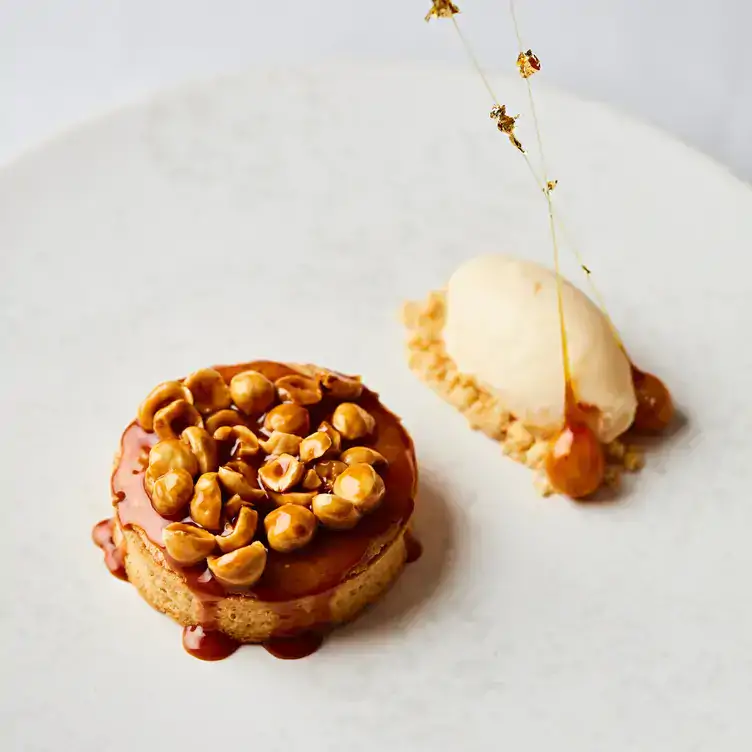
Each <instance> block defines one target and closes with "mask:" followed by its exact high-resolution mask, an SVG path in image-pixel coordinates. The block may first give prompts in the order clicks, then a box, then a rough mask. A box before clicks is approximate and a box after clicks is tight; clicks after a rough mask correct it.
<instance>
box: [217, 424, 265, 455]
mask: <svg viewBox="0 0 752 752" xmlns="http://www.w3.org/2000/svg"><path fill="white" fill-rule="evenodd" d="M214 438H215V439H217V440H218V441H229V440H231V439H234V440H235V442H236V443H237V448H236V449H235V452H234V455H233V456H237V457H238V458H240V459H244V458H246V457H253V456H254V455H256V454H258V450H259V440H258V437H257V436H256V434H255V433H253V431H251V429H250V428H248V427H247V426H222V427H221V428H218V429H217V430H216V431H215V432H214Z"/></svg>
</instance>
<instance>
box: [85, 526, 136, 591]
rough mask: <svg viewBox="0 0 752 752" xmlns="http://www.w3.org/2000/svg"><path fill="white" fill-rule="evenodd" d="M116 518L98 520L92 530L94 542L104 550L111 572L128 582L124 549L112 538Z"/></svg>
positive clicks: (105, 561)
mask: <svg viewBox="0 0 752 752" xmlns="http://www.w3.org/2000/svg"><path fill="white" fill-rule="evenodd" d="M113 524H114V520H113V519H112V518H108V519H106V520H102V521H101V522H97V524H96V525H94V529H93V530H92V532H91V538H92V540H93V541H94V543H95V544H96V545H97V546H98V547H99V548H101V549H102V551H103V552H104V563H105V566H106V567H107V569H109V570H110V573H111V574H113V575H114V576H115V577H117V578H118V579H120V580H125V581H126V582H128V574H127V573H126V571H125V557H124V556H123V550H122V548H121V547H120V546H118V545H117V544H116V543H115V541H114V540H113V538H112V526H113Z"/></svg>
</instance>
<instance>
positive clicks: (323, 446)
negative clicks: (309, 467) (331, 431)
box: [300, 431, 332, 462]
mask: <svg viewBox="0 0 752 752" xmlns="http://www.w3.org/2000/svg"><path fill="white" fill-rule="evenodd" d="M331 448H332V439H331V437H330V436H329V435H328V434H326V433H324V432H323V431H316V433H312V434H311V435H310V436H307V437H306V438H305V439H303V441H302V442H301V443H300V459H301V460H302V461H303V462H312V461H313V460H318V459H321V457H323V456H324V455H325V454H326V453H327V452H328V451H329V450H330V449H331Z"/></svg>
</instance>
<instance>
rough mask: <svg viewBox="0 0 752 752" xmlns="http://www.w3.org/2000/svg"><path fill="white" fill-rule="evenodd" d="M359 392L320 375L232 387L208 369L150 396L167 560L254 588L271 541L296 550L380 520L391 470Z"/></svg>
mask: <svg viewBox="0 0 752 752" xmlns="http://www.w3.org/2000/svg"><path fill="white" fill-rule="evenodd" d="M362 392H363V386H362V384H361V382H360V381H359V380H358V379H354V378H349V377H344V376H341V375H339V374H336V373H333V372H331V371H323V370H320V369H306V372H305V373H297V374H292V375H289V376H284V377H282V378H280V379H277V381H276V382H272V381H270V380H269V379H268V378H267V377H266V376H265V375H264V374H262V373H260V372H258V371H254V370H246V371H243V372H241V373H238V374H236V375H235V376H233V378H232V379H231V380H230V382H229V384H228V383H226V382H225V379H224V378H223V376H222V374H220V373H219V372H218V371H216V370H214V369H212V368H204V369H201V370H199V371H196V372H195V373H193V374H191V375H190V376H188V377H187V378H186V379H184V380H183V381H182V382H178V381H168V382H165V383H163V384H160V385H159V386H157V387H156V388H155V389H153V390H152V391H151V392H150V393H149V395H148V396H147V397H146V399H145V400H144V401H143V402H142V403H141V405H140V407H139V409H138V416H137V420H138V424H139V425H140V426H141V427H142V428H143V429H144V430H146V431H150V432H154V433H156V434H157V436H158V438H159V441H158V442H157V443H156V444H155V445H154V446H153V447H152V449H151V451H150V453H149V459H148V467H147V469H146V472H145V476H144V488H145V489H146V492H147V494H148V495H149V498H150V499H151V503H152V506H153V507H154V509H155V511H156V512H157V513H158V514H160V515H161V516H163V517H165V518H167V519H170V520H174V521H172V522H170V524H168V525H167V526H166V527H165V529H164V532H163V542H164V546H165V549H166V551H167V554H168V555H169V557H170V558H171V559H172V560H173V561H174V562H176V563H177V564H179V565H182V566H193V565H198V564H200V563H202V562H204V561H205V562H206V566H207V567H208V568H209V570H210V572H211V573H212V575H213V577H214V578H215V579H216V580H217V581H219V582H220V583H222V584H223V585H225V586H227V587H230V588H243V587H250V586H252V585H253V584H254V583H256V582H257V581H258V579H259V578H260V577H261V575H262V574H263V572H264V568H265V566H266V560H267V548H266V546H265V545H264V539H265V542H266V544H267V545H268V546H269V548H272V549H274V550H275V551H279V552H282V553H286V552H290V551H295V550H297V549H300V548H302V547H304V546H305V545H307V544H308V543H309V542H310V541H311V540H312V539H313V537H314V536H315V534H316V531H317V529H318V527H319V526H320V525H322V526H324V527H327V528H330V529H332V530H347V529H350V528H352V527H354V526H355V525H357V524H358V522H359V521H360V520H361V518H362V517H363V516H364V515H367V514H370V513H371V512H373V511H374V510H375V509H376V508H377V507H378V506H379V504H380V503H381V502H382V500H383V498H384V494H385V492H386V488H385V485H384V480H383V478H382V477H381V476H380V475H379V470H381V469H383V468H385V467H386V465H387V460H386V458H385V457H383V456H382V455H381V454H380V453H379V452H378V451H376V450H375V449H373V448H372V447H369V446H367V445H366V444H367V443H368V442H369V440H370V439H372V438H373V435H374V431H375V428H376V420H375V418H374V417H373V416H372V415H371V414H370V413H369V412H368V411H367V410H365V409H364V408H363V407H361V406H360V405H359V404H357V400H358V399H359V398H360V396H361V394H362ZM324 400H326V402H325V403H324V406H323V407H324V409H326V410H327V412H326V415H327V416H329V420H328V421H323V422H320V423H319V425H318V426H317V427H316V428H315V430H312V426H311V413H310V409H312V408H314V407H315V406H317V405H320V403H322V401H324ZM330 405H331V407H332V410H331V412H330V411H329V410H328V408H329V406H330ZM318 414H319V415H321V410H319V411H318ZM254 429H255V430H254ZM256 431H258V433H257V432H256ZM345 444H347V446H345ZM260 523H263V524H260ZM259 536H261V540H259V539H258V538H259Z"/></svg>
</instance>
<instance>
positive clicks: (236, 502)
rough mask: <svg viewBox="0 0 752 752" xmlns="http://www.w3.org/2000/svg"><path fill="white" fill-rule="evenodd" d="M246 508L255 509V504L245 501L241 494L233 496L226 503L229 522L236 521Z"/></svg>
mask: <svg viewBox="0 0 752 752" xmlns="http://www.w3.org/2000/svg"><path fill="white" fill-rule="evenodd" d="M245 507H249V508H250V509H253V502H252V501H248V499H244V498H243V497H242V496H240V495H239V494H235V495H234V496H231V497H230V498H229V499H228V500H227V501H226V502H225V518H226V519H228V520H234V519H235V518H236V517H237V516H238V515H239V514H240V510H241V509H243V508H245Z"/></svg>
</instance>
